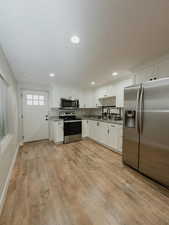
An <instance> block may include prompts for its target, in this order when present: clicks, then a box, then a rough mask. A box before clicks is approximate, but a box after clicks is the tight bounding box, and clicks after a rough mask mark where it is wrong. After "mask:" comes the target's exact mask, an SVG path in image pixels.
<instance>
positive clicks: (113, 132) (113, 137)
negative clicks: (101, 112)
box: [108, 124, 118, 149]
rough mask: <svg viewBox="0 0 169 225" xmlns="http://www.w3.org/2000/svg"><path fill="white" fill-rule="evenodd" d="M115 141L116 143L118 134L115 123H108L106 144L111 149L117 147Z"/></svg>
mask: <svg viewBox="0 0 169 225" xmlns="http://www.w3.org/2000/svg"><path fill="white" fill-rule="evenodd" d="M117 143H118V135H117V128H116V125H114V124H109V138H108V146H110V147H111V148H113V149H117Z"/></svg>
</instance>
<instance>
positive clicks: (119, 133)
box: [117, 125, 123, 152]
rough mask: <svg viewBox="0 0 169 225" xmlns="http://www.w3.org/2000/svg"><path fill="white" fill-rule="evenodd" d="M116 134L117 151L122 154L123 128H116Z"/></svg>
mask: <svg viewBox="0 0 169 225" xmlns="http://www.w3.org/2000/svg"><path fill="white" fill-rule="evenodd" d="M117 133H118V141H117V149H118V151H119V152H122V146H123V126H120V125H119V126H118V127H117Z"/></svg>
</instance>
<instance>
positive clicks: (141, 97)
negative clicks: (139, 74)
mask: <svg viewBox="0 0 169 225" xmlns="http://www.w3.org/2000/svg"><path fill="white" fill-rule="evenodd" d="M143 96H144V88H143V87H142V88H141V92H140V118H139V127H140V134H141V133H142V132H143V110H144V105H143Z"/></svg>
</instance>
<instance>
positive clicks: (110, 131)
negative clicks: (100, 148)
mask: <svg viewBox="0 0 169 225" xmlns="http://www.w3.org/2000/svg"><path fill="white" fill-rule="evenodd" d="M84 126H85V125H84ZM88 130H89V133H88V136H89V137H90V138H91V139H93V140H95V141H97V142H99V143H101V144H103V145H106V146H108V147H110V148H112V149H114V150H115V151H118V152H121V151H122V136H123V128H122V125H118V124H111V123H105V122H99V121H94V120H89V121H88ZM84 133H85V131H84Z"/></svg>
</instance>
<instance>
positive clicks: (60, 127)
mask: <svg viewBox="0 0 169 225" xmlns="http://www.w3.org/2000/svg"><path fill="white" fill-rule="evenodd" d="M63 136H64V134H63V121H58V142H62V141H63V139H64V137H63Z"/></svg>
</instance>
